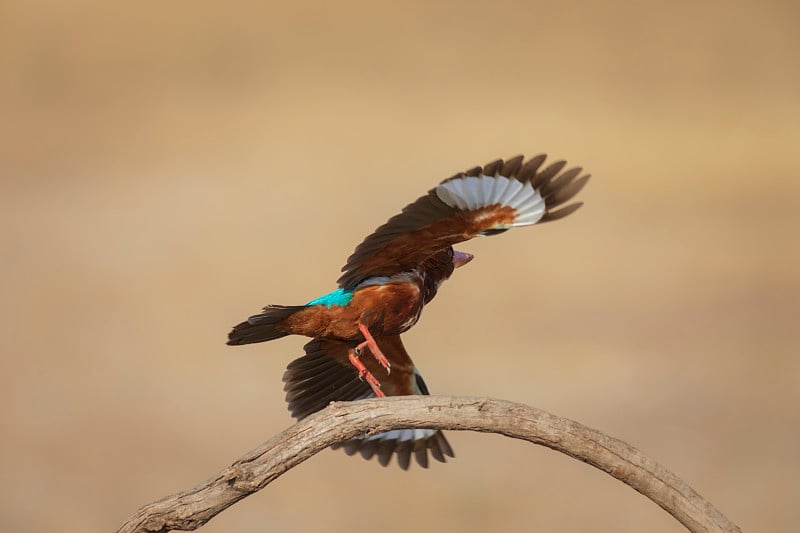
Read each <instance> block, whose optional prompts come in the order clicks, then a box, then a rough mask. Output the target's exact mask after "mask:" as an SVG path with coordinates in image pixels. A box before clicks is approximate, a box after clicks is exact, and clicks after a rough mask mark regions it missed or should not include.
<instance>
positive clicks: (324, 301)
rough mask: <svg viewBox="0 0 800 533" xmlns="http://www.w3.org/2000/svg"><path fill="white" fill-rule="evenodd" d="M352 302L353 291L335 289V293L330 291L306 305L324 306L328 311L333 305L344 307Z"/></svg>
mask: <svg viewBox="0 0 800 533" xmlns="http://www.w3.org/2000/svg"><path fill="white" fill-rule="evenodd" d="M352 300H353V291H351V290H346V289H336V290H335V291H331V292H329V293H328V294H326V295H324V296H320V297H319V298H314V299H313V300H311V301H310V302H308V303H307V304H306V305H324V306H325V307H327V308H328V309H330V308H331V307H333V306H334V305H338V306H340V307H344V306H345V305H347V304H349V303H350V302H351V301H352Z"/></svg>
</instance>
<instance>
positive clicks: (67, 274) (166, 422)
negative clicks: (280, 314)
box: [0, 0, 800, 533]
mask: <svg viewBox="0 0 800 533" xmlns="http://www.w3.org/2000/svg"><path fill="white" fill-rule="evenodd" d="M113 4H114V5H110V4H109V3H107V2H99V1H98V2H80V1H79V2H70V3H63V2H55V1H52V0H51V1H47V0H44V1H41V2H20V1H11V2H5V3H3V5H2V7H0V106H2V108H1V109H0V116H2V126H0V177H1V178H2V191H1V192H2V194H1V199H0V202H1V203H0V221H2V227H3V231H2V262H0V269H1V270H0V276H1V277H2V283H3V304H4V305H3V306H2V316H0V319H1V320H0V324H2V325H0V327H1V328H2V335H0V339H1V340H0V342H2V368H1V369H0V380H1V381H0V385H2V386H1V387H0V391H1V392H0V394H1V395H2V396H0V399H2V408H0V425H2V428H3V432H2V433H3V436H2V439H0V451H1V452H2V453H1V454H0V469H2V472H3V480H2V481H1V482H0V490H1V492H0V529H2V530H3V531H13V532H26V531H111V530H113V529H115V528H116V527H117V526H118V525H119V524H120V523H121V522H122V521H123V520H124V519H125V518H126V517H127V516H128V515H130V514H131V513H132V512H133V511H134V510H135V509H137V508H138V507H139V506H141V505H143V504H145V503H147V502H149V501H151V500H154V499H157V498H161V497H162V496H165V495H167V494H169V493H172V492H174V491H177V490H180V489H184V488H187V487H189V486H191V485H194V484H195V483H197V482H200V481H202V480H203V479H206V478H207V477H209V476H210V475H212V474H213V473H215V472H216V471H217V470H219V469H221V468H223V467H225V466H226V465H227V464H228V463H229V462H230V461H232V460H233V459H235V458H236V457H238V456H239V455H241V454H243V453H244V452H246V451H248V450H250V449H251V448H253V447H255V446H257V445H258V444H259V443H260V442H262V441H263V440H265V439H266V438H268V437H269V436H272V435H273V434H275V433H277V432H278V431H280V430H282V429H284V428H286V427H288V426H289V425H290V424H291V423H292V422H291V419H290V417H289V415H288V413H287V412H286V408H285V404H284V402H283V392H282V383H281V375H282V373H283V369H284V367H285V365H286V364H287V363H288V362H289V361H291V360H292V359H293V358H295V357H297V356H299V355H301V353H302V352H301V346H302V344H303V343H304V340H303V339H300V338H289V339H283V340H280V341H275V342H273V343H269V344H262V345H255V346H250V347H243V348H231V347H226V346H225V345H224V341H225V339H226V334H227V332H228V330H229V328H230V326H232V325H233V324H234V323H236V322H238V321H240V320H241V319H243V318H245V317H247V316H248V315H249V314H252V313H253V312H256V311H257V310H258V309H259V308H260V307H261V306H263V305H266V304H268V303H283V304H293V303H302V302H305V301H308V300H309V299H311V298H313V297H315V296H318V295H320V294H322V293H323V292H326V291H328V290H330V289H332V288H334V286H335V285H334V282H335V280H336V278H337V276H338V270H339V267H341V265H342V264H343V263H344V260H345V259H346V257H347V256H348V254H349V253H350V252H351V251H352V249H353V247H354V246H355V245H356V244H357V243H358V242H359V241H360V240H361V239H362V238H363V237H364V236H365V235H366V234H367V233H369V232H371V231H372V230H373V229H374V228H375V227H376V226H378V225H379V224H381V223H383V222H384V221H385V219H387V218H388V217H389V216H391V215H393V214H394V213H396V212H397V211H398V210H399V209H400V208H401V207H402V206H403V205H405V204H406V203H407V202H409V201H411V200H413V199H415V198H417V196H419V195H420V194H422V193H423V192H425V191H426V190H428V188H430V187H431V186H432V185H434V184H435V183H437V182H438V181H439V180H441V179H443V178H445V177H448V176H450V175H452V174H453V173H455V172H456V171H459V170H463V169H466V168H468V167H470V166H473V165H475V164H482V163H485V162H487V161H489V160H491V159H493V158H496V157H510V156H513V155H515V154H517V153H525V154H529V155H533V154H535V153H538V152H543V151H544V152H548V153H549V154H551V155H552V156H553V157H559V158H560V157H563V158H566V159H568V160H569V161H570V163H574V164H579V165H582V166H584V167H586V168H587V169H588V170H589V171H591V172H592V174H593V175H594V178H593V180H592V181H591V182H590V185H589V187H588V188H587V189H586V190H585V191H584V193H583V194H582V199H583V200H585V201H586V206H585V207H584V209H583V210H582V211H580V212H579V213H578V214H576V215H575V216H573V217H570V218H569V219H566V220H564V221H561V222H558V223H556V224H552V225H547V226H543V227H539V228H529V229H525V230H520V231H513V232H510V233H508V234H505V235H503V236H501V237H497V238H492V239H482V240H478V241H473V242H470V243H467V244H466V245H464V246H462V248H463V249H465V250H467V251H470V252H472V253H474V254H476V256H477V259H476V260H475V261H474V262H472V263H471V264H470V265H469V266H468V267H467V268H465V269H463V270H461V271H459V272H458V273H457V275H456V276H455V277H454V278H452V279H451V280H450V281H449V282H448V283H447V284H446V285H445V286H444V287H443V290H442V292H440V295H439V297H438V298H437V300H436V301H435V303H434V304H433V305H431V306H430V307H428V308H427V309H426V312H425V314H424V316H423V319H422V320H421V322H420V324H419V325H418V326H417V327H416V328H414V329H413V330H412V331H411V332H409V333H408V334H407V335H406V344H407V346H408V348H409V351H410V352H411V353H412V355H413V356H414V357H415V359H416V361H417V364H418V366H419V367H420V368H421V369H422V371H423V372H424V375H425V377H426V379H427V381H428V384H429V385H430V386H431V388H432V390H433V391H434V392H435V393H442V394H456V395H485V396H494V397H500V398H505V399H509V400H515V401H519V402H524V403H527V404H530V405H534V406H537V407H540V408H543V409H547V410H550V411H552V412H554V413H557V414H560V415H563V416H568V417H571V418H574V419H576V420H579V421H581V422H583V423H585V424H587V425H589V426H592V427H595V428H598V429H601V430H603V431H606V432H608V433H610V434H611V435H614V436H617V437H619V438H621V439H624V440H626V441H628V442H629V443H631V444H633V445H635V446H637V447H639V448H641V449H642V450H643V451H644V452H646V453H648V454H650V455H651V456H652V457H654V458H656V459H657V460H659V461H661V462H662V463H663V464H665V465H667V466H668V467H669V468H671V469H672V470H673V471H674V472H675V473H677V474H678V475H679V476H681V477H683V478H685V479H686V480H687V481H688V482H689V483H690V484H692V485H693V487H694V488H696V490H698V491H699V492H700V493H701V494H703V495H704V496H706V497H708V498H709V499H710V500H711V501H712V502H713V503H714V504H715V505H716V506H717V507H719V508H720V509H721V510H722V511H723V512H724V513H726V514H727V515H728V516H729V517H730V518H731V519H732V520H734V521H735V522H737V523H738V524H739V525H741V526H742V527H743V528H744V529H745V530H750V531H796V528H797V524H798V521H800V509H798V506H797V504H796V499H797V495H798V494H799V493H800V454H799V453H798V450H800V359H799V358H798V353H799V352H800V332H798V329H800V328H798V326H799V325H800V323H799V322H798V311H800V276H798V269H800V251H799V249H798V248H799V247H798V230H800V214H799V212H798V208H800V200H799V199H798V198H799V195H800V185H799V184H798V176H799V175H800V163H798V146H800V97H799V96H798V95H800V61H798V57H799V55H800V33H798V31H797V24H798V22H799V21H800V8H798V4H797V3H796V2H785V3H780V2H772V3H770V2H764V3H756V2H750V3H745V2H741V3H737V2H710V3H704V4H703V5H697V4H695V3H691V2H686V3H680V2H679V3H675V2H663V3H654V2H651V3H640V2H630V3H594V4H589V3H588V2H584V3H580V2H548V3H540V2H538V3H531V2H495V3H492V4H489V3H486V4H482V5H479V4H473V3H468V2H436V3H433V2H406V3H403V4H399V3H393V4H383V5H376V4H375V3H373V2H361V3H357V2H356V3H354V2H336V3H330V4H328V6H327V7H325V6H323V3H321V2H320V3H309V2H299V3H293V4H292V5H291V7H289V6H288V5H285V4H282V3H270V2H267V3H264V2H237V1H234V2H225V3H223V4H216V3H209V2H196V1H195V2H178V3H159V4H157V5H156V4H152V5H144V4H141V3H134V2H129V3H113ZM287 4H288V3H287ZM450 440H451V442H452V444H453V446H454V448H455V450H456V454H457V458H456V459H455V460H453V461H452V462H451V463H449V464H447V465H441V464H434V465H433V466H432V468H431V469H429V470H428V471H423V470H420V469H418V468H413V467H412V470H411V471H409V472H402V471H400V470H399V469H398V468H397V467H396V466H392V467H390V468H387V469H383V468H381V467H380V466H379V465H378V464H377V463H376V462H366V461H363V460H361V459H360V458H348V457H346V456H345V455H344V454H342V453H340V452H332V451H326V452H323V453H321V454H319V455H318V456H316V457H314V458H313V459H312V460H310V461H308V462H307V463H305V464H303V465H301V466H300V467H298V468H297V469H295V470H294V471H292V472H290V473H289V474H287V475H286V476H284V477H282V478H281V479H279V480H278V481H277V482H276V483H274V484H273V485H271V486H269V487H267V488H266V489H265V490H264V491H262V492H261V493H259V494H257V495H255V496H253V497H251V498H248V499H247V500H245V501H243V502H240V503H239V504H237V505H236V506H235V507H233V508H232V509H230V510H228V511H227V512H225V513H223V514H222V515H220V516H219V517H218V518H216V519H214V520H213V521H212V522H211V523H210V524H209V525H208V526H206V527H205V528H204V531H207V532H222V531H286V532H295V531H296V532H301V531H332V532H349V531H353V530H355V529H357V528H364V527H371V528H374V529H375V530H376V531H381V532H386V533H391V532H401V531H403V532H405V531H409V529H413V530H414V531H418V532H424V531H436V532H456V531H459V532H461V531H488V530H493V531H512V532H514V531H566V532H571V531H620V532H626V531H630V532H639V531H654V532H656V531H681V530H682V529H681V528H680V527H679V525H678V524H677V522H674V521H673V520H672V519H671V517H669V516H668V515H667V514H666V513H665V512H663V511H662V510H661V509H660V508H658V507H656V506H655V505H654V504H652V503H651V502H650V501H648V500H646V499H645V498H644V497H642V496H640V495H639V494H638V493H635V492H633V491H632V490H630V489H629V488H627V487H626V486H624V485H622V484H621V483H619V482H618V481H616V480H614V479H612V478H610V477H609V476H607V475H605V474H602V473H601V472H599V471H596V470H594V469H592V468H590V467H588V466H586V465H584V464H581V463H578V462H576V461H574V460H571V459H568V458H566V457H563V456H561V455H558V454H556V453H553V452H550V451H548V450H546V449H541V448H537V447H534V446H532V445H528V444H526V443H522V442H516V441H512V440H510V439H505V438H501V437H498V436H491V435H479V434H455V433H452V432H451V434H450ZM353 502H357V503H358V504H359V505H358V507H354V506H353Z"/></svg>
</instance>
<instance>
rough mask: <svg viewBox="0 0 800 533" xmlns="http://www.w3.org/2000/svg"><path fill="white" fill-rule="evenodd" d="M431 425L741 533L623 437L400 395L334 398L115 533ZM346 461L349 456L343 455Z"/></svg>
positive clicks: (702, 526)
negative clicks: (336, 447)
mask: <svg viewBox="0 0 800 533" xmlns="http://www.w3.org/2000/svg"><path fill="white" fill-rule="evenodd" d="M399 428H431V429H448V430H469V431H482V432H487V433H499V434H501V435H506V436H508V437H512V438H515V439H523V440H527V441H529V442H532V443H534V444H540V445H542V446H547V447H548V448H552V449H553V450H556V451H559V452H562V453H565V454H567V455H569V456H570V457H574V458H576V459H578V460H580V461H583V462H585V463H588V464H590V465H592V466H594V467H596V468H599V469H600V470H603V471H604V472H606V473H608V474H610V475H611V476H613V477H615V478H617V479H619V480H620V481H622V482H623V483H625V484H627V485H629V486H631V487H632V488H634V489H636V490H637V491H639V492H641V493H642V494H644V495H645V496H647V497H648V498H650V499H651V500H653V501H654V502H655V503H657V504H658V505H660V506H661V507H662V508H663V509H664V510H666V511H667V512H668V513H670V514H671V515H672V516H674V517H675V518H676V519H677V520H678V521H680V522H681V523H682V524H683V525H684V526H686V528H688V529H689V530H690V531H697V532H706V531H708V532H712V531H713V532H722V531H724V532H732V531H740V530H739V528H738V527H737V526H736V525H735V524H734V523H733V522H731V521H730V520H728V519H727V518H725V516H723V515H722V514H721V513H720V512H719V511H717V510H716V509H715V508H714V507H713V506H712V505H711V504H710V503H709V502H708V501H706V500H705V499H703V497H702V496H700V495H699V494H697V492H695V491H694V490H693V489H692V488H691V487H689V485H687V484H686V483H685V482H684V481H682V480H681V479H679V478H678V477H677V476H675V474H673V473H672V472H670V471H669V470H667V469H666V468H664V467H663V466H661V465H660V464H658V463H657V462H656V461H654V460H652V459H650V458H648V457H646V456H645V455H644V454H642V452H640V451H639V450H637V449H636V448H634V447H633V446H630V445H628V444H626V443H624V442H622V441H620V440H617V439H614V438H612V437H609V436H608V435H605V434H604V433H601V432H599V431H596V430H594V429H590V428H587V427H585V426H583V425H581V424H579V423H577V422H574V421H572V420H568V419H566V418H561V417H558V416H555V415H552V414H550V413H547V412H545V411H542V410H540V409H535V408H533V407H528V406H526V405H522V404H518V403H511V402H507V401H502V400H495V399H489V398H456V397H448V396H401V397H391V398H380V399H372V400H361V401H357V402H337V403H332V404H331V405H330V406H329V407H327V408H326V409H324V410H322V411H320V412H318V413H316V414H314V415H312V416H309V417H308V418H306V419H305V420H303V421H301V422H298V423H297V424H295V425H294V426H292V427H290V428H288V429H287V430H286V431H284V432H282V433H280V434H279V435H276V436H275V437H273V438H271V439H269V440H268V441H267V442H265V443H264V444H262V445H261V446H260V447H258V448H256V449H255V450H253V451H251V452H250V453H248V454H246V455H245V456H243V457H241V458H240V459H238V460H237V461H236V462H234V463H233V464H232V465H231V466H229V467H228V468H226V469H225V470H223V471H222V472H219V473H218V474H217V475H216V476H214V477H212V478H210V479H208V480H207V481H205V482H203V483H201V484H199V485H197V486H196V487H193V488H191V489H188V490H185V491H183V492H179V493H177V494H174V495H172V496H168V497H166V498H163V499H161V500H158V501H157V502H154V503H151V504H149V505H145V506H144V507H142V508H141V509H139V510H138V511H137V512H136V513H135V514H134V515H133V516H131V517H130V518H129V519H128V520H127V521H126V522H125V523H124V524H123V525H122V526H121V527H120V528H119V529H118V530H117V531H118V533H132V532H146V533H151V532H165V531H171V530H194V529H197V528H199V527H200V526H202V525H203V524H205V523H206V522H208V521H209V520H210V519H211V518H213V517H214V516H216V515H217V514H218V513H220V512H222V511H224V510H225V509H227V508H228V507H230V506H231V505H233V504H234V503H236V502H237V501H239V500H241V499H242V498H245V497H246V496H249V495H250V494H252V493H254V492H257V491H258V490H261V489H262V488H264V487H265V486H266V485H268V484H269V483H270V482H272V481H273V480H275V479H276V478H278V477H279V476H280V475H281V474H283V473H284V472H286V471H288V470H290V469H291V468H293V467H295V466H297V465H298V464H300V463H302V462H303V461H305V460H306V459H308V458H309V457H311V456H312V455H314V454H316V453H317V452H319V451H320V450H323V449H325V448H327V447H328V446H330V445H331V444H335V443H337V442H341V441H343V440H347V439H349V438H352V437H354V436H356V435H359V434H362V433H364V432H370V433H376V432H381V431H387V430H390V429H399ZM343 460H344V459H343Z"/></svg>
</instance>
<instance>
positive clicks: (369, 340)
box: [356, 322, 392, 374]
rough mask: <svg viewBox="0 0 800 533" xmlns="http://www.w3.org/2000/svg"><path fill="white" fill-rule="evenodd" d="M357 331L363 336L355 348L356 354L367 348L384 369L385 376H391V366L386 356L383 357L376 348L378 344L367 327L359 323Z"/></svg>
mask: <svg viewBox="0 0 800 533" xmlns="http://www.w3.org/2000/svg"><path fill="white" fill-rule="evenodd" d="M358 329H359V330H360V331H361V334H362V335H364V342H362V343H361V344H359V345H358V346H356V353H361V350H363V349H364V346H369V351H371V352H372V355H373V356H375V359H377V360H378V362H379V363H380V364H381V366H382V367H383V368H385V369H386V373H387V374H391V373H392V364H391V363H390V362H389V360H388V359H386V356H385V355H383V352H382V351H381V349H380V348H378V343H377V342H375V339H374V338H373V336H372V333H370V332H369V330H368V329H367V326H365V325H364V324H362V323H361V322H359V323H358Z"/></svg>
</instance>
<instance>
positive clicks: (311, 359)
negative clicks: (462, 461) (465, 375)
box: [283, 336, 454, 470]
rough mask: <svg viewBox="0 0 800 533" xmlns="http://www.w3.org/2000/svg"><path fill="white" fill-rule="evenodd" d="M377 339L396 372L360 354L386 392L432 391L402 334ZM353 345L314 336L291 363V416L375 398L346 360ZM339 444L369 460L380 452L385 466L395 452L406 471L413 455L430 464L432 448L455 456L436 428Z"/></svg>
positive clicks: (437, 455)
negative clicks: (388, 371)
mask: <svg viewBox="0 0 800 533" xmlns="http://www.w3.org/2000/svg"><path fill="white" fill-rule="evenodd" d="M375 340H376V341H377V342H378V345H379V346H380V348H381V350H382V351H383V352H384V354H385V355H386V357H387V358H389V360H390V361H391V362H392V373H391V374H389V375H388V376H387V375H386V373H385V372H384V371H383V369H382V368H380V367H379V366H378V365H377V364H376V363H375V359H374V358H373V357H372V355H371V354H370V353H369V349H367V350H365V352H364V353H363V354H362V355H361V360H362V361H363V362H364V364H365V365H367V367H368V368H369V370H370V372H373V374H374V375H375V376H376V377H378V379H379V380H380V381H381V388H382V390H383V392H384V393H386V395H387V396H401V395H409V394H428V388H427V387H426V386H425V382H424V381H423V380H422V376H421V375H420V374H419V372H418V371H417V369H416V368H414V366H413V364H412V363H411V359H410V358H409V357H408V354H407V353H406V351H405V349H404V348H403V344H402V342H401V341H400V337H399V336H394V337H378V338H376V339H375ZM351 346H352V345H351V344H349V343H345V342H338V341H332V340H323V339H314V340H312V341H311V342H309V343H308V344H306V345H305V347H304V350H305V352H306V355H304V356H303V357H300V358H299V359H295V360H294V361H292V362H291V363H289V366H288V367H287V368H286V373H285V374H284V375H283V381H284V383H285V386H284V390H285V391H286V401H287V402H288V403H289V411H291V413H292V416H293V417H295V418H296V419H298V420H302V419H303V418H305V417H307V416H308V415H310V414H312V413H316V412H317V411H319V410H321V409H324V408H325V407H327V406H328V404H329V403H330V402H333V401H352V400H361V399H364V398H374V397H375V394H374V393H373V392H372V389H371V388H370V386H369V385H368V384H367V383H366V382H365V381H362V380H360V379H359V378H358V372H357V371H356V370H355V368H353V367H352V365H350V363H349V362H348V357H347V356H348V350H349V349H350V348H351ZM340 447H341V448H344V450H345V452H346V453H347V454H348V455H353V454H354V453H356V452H361V455H362V456H363V457H364V458H366V459H369V458H371V457H372V456H373V455H377V456H378V460H379V461H380V463H381V464H382V465H383V466H386V465H388V464H389V461H391V458H392V456H393V455H394V456H397V462H398V464H399V465H400V467H401V468H402V469H404V470H405V469H407V468H408V467H409V464H410V463H411V454H412V453H413V454H414V457H415V459H416V460H417V463H418V464H419V465H420V466H422V467H423V468H427V467H428V452H430V455H431V456H433V458H434V459H436V460H437V461H441V462H445V455H448V456H450V457H454V455H453V450H452V448H450V443H448V442H447V439H446V438H445V436H444V434H442V432H441V431H438V430H432V429H398V430H393V431H385V432H383V433H377V434H375V435H364V436H362V437H356V438H354V439H350V440H348V441H346V442H343V443H341V444H337V445H334V446H333V448H340Z"/></svg>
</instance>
